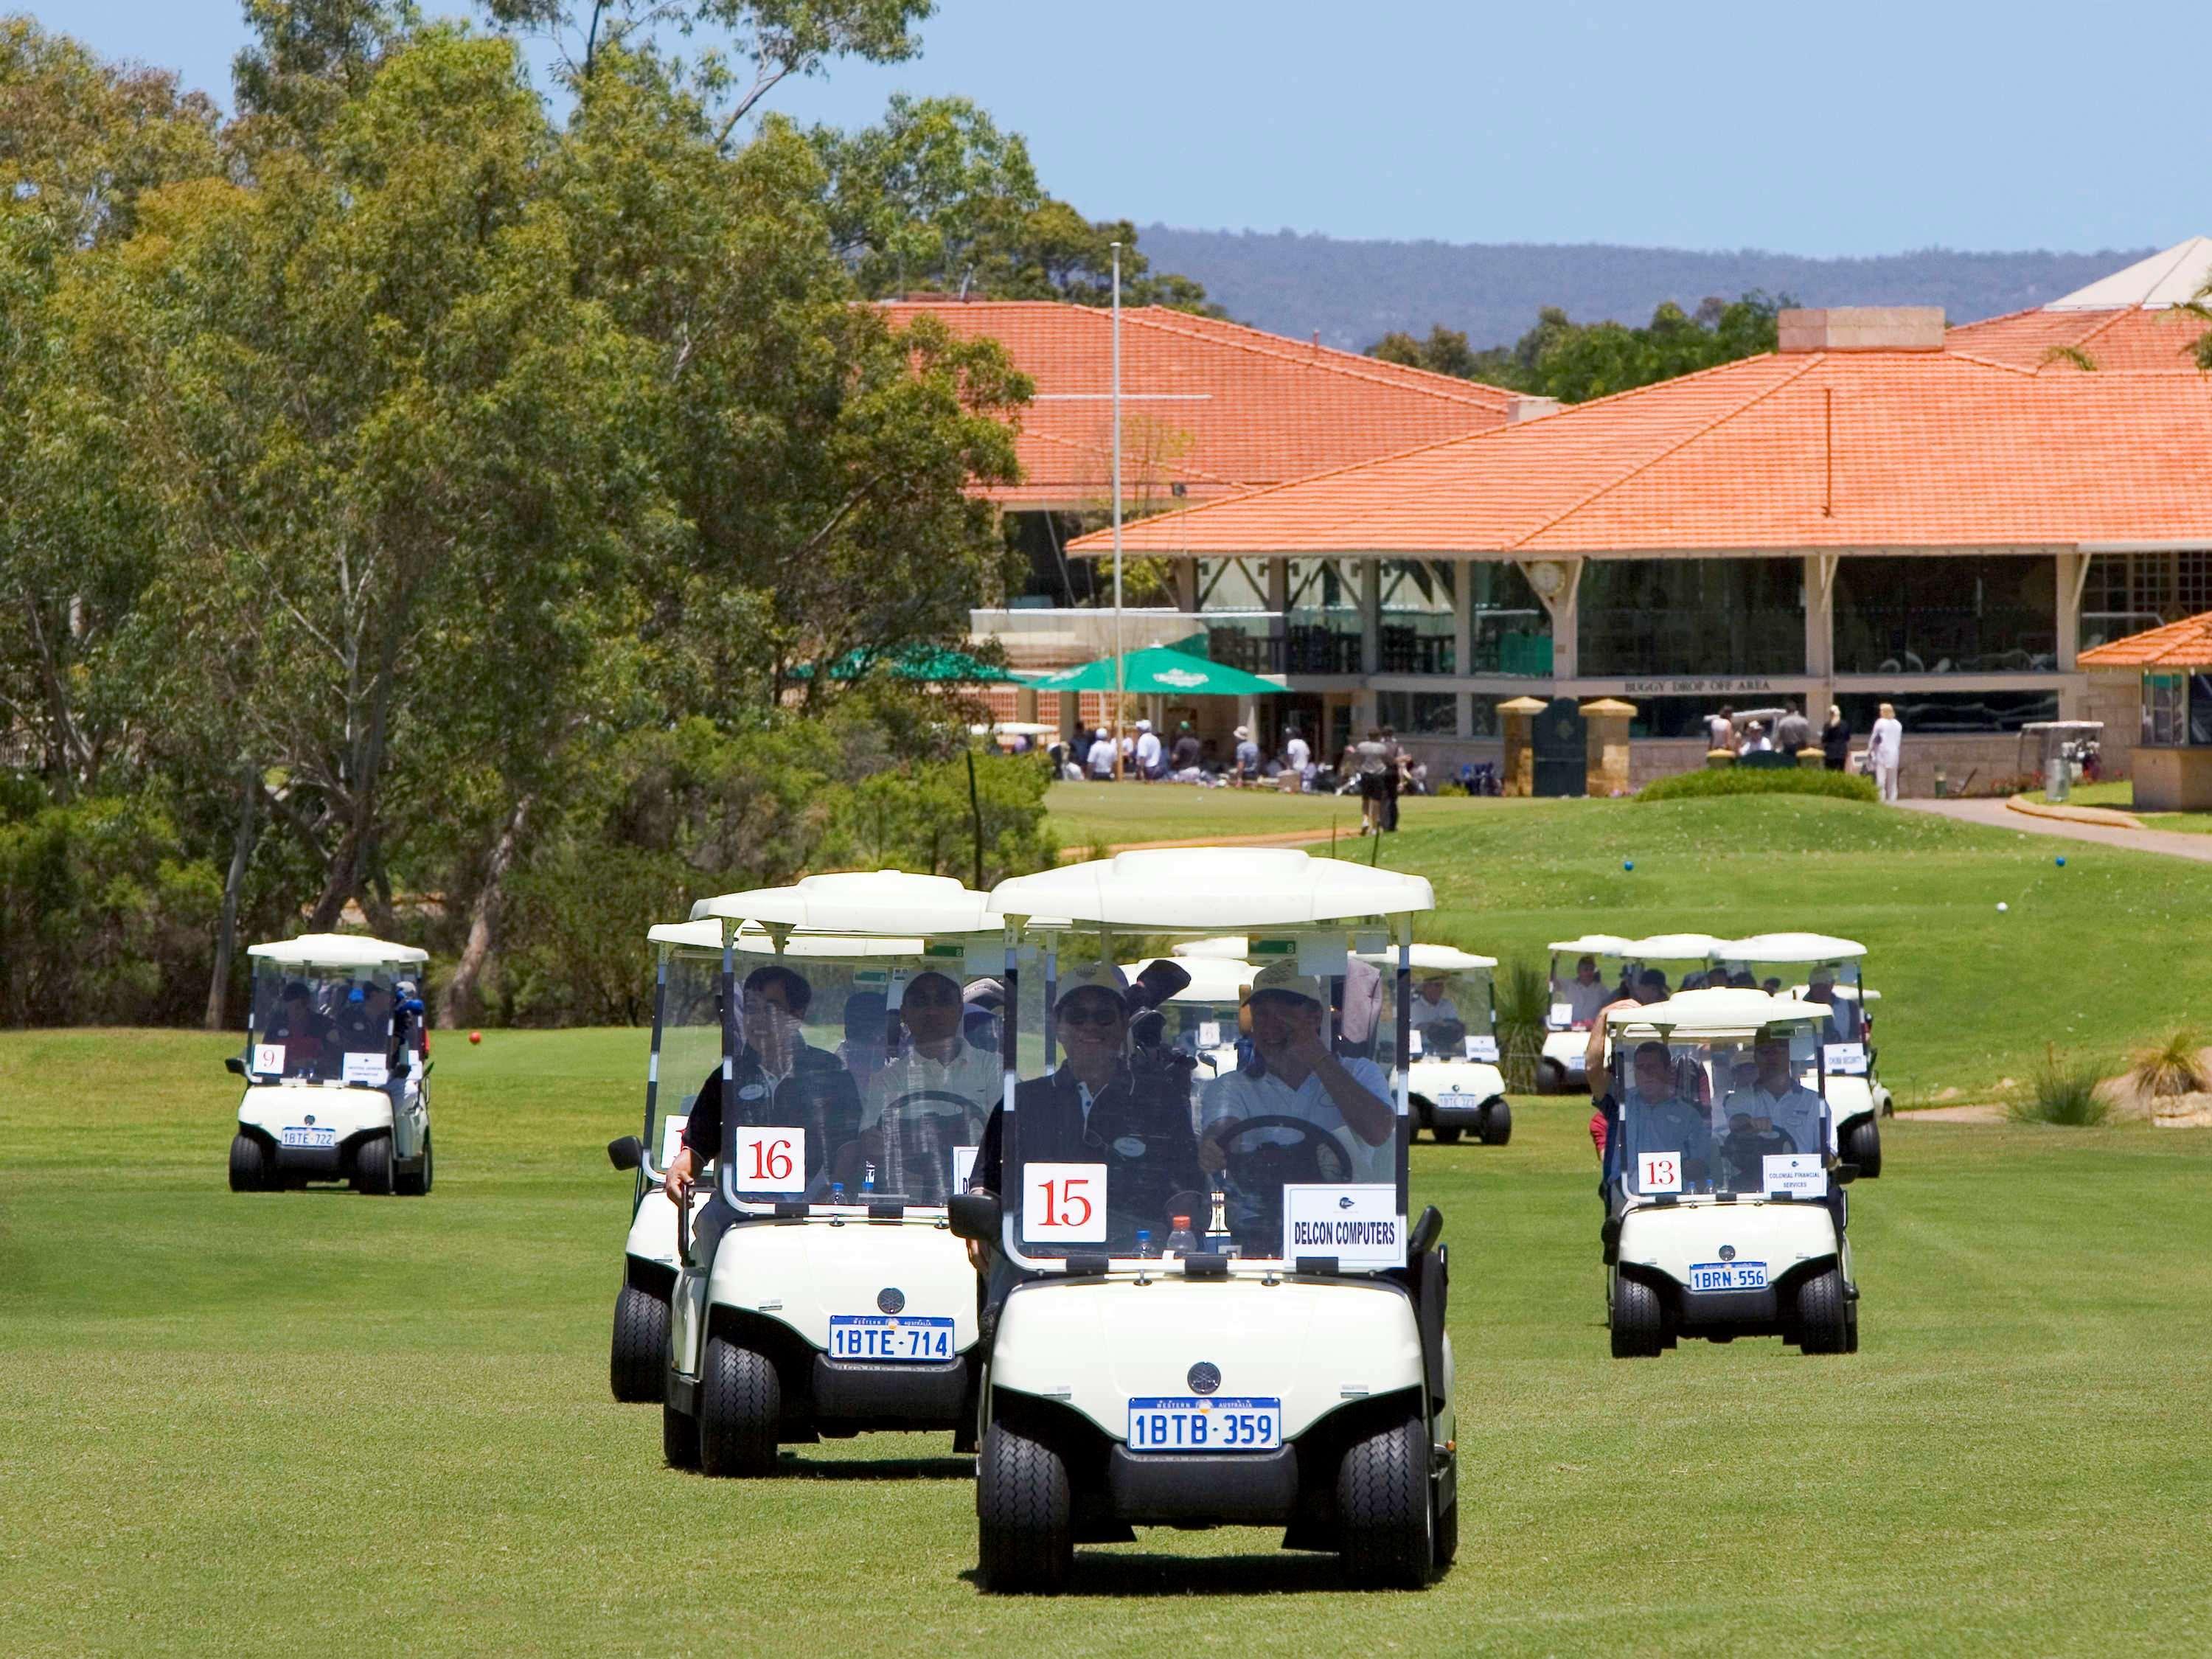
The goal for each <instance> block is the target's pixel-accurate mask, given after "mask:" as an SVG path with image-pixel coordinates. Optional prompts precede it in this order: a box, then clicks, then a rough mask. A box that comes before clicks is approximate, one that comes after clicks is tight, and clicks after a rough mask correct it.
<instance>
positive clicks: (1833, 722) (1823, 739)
mask: <svg viewBox="0 0 2212 1659" xmlns="http://www.w3.org/2000/svg"><path fill="white" fill-rule="evenodd" d="M1850 758H1851V723H1850V721H1849V720H1845V719H1844V711H1843V710H1842V709H1840V708H1837V707H1836V706H1835V705H1834V704H1833V703H1831V704H1829V705H1828V723H1827V724H1826V726H1822V727H1821V728H1820V761H1821V764H1823V765H1824V766H1826V768H1827V769H1828V770H1829V771H1831V772H1840V771H1842V770H1843V769H1844V767H1845V766H1846V765H1848V764H1849V763H1850Z"/></svg>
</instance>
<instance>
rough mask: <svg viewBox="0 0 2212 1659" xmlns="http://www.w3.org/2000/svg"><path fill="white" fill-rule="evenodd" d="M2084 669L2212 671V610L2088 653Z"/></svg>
mask: <svg viewBox="0 0 2212 1659" xmlns="http://www.w3.org/2000/svg"><path fill="white" fill-rule="evenodd" d="M2078 660H2079V661H2080V663H2081V666H2082V667H2084V668H2212V611H2206V612H2204V613H2203V615H2202V616H2197V617H2183V618H2182V619H2181V620H2180V621H2179V622H2172V623H2166V626H2165V627H2163V628H2153V629H2148V630H2146V631H2145V632H2143V633H2141V634H2130V635H2128V636H2127V637H2126V638H2125V639H2119V640H2113V641H2111V642H2109V643H2108V644H2105V645H2100V646H2096V647H2093V648H2091V649H2090V650H2087V651H2084V652H2083V653H2081V656H2080V658H2079V659H2078Z"/></svg>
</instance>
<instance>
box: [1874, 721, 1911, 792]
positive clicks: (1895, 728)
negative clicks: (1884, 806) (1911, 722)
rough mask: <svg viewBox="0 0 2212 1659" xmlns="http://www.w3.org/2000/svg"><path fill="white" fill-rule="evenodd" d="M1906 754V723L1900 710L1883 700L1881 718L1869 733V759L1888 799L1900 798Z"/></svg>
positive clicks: (1880, 786)
mask: <svg viewBox="0 0 2212 1659" xmlns="http://www.w3.org/2000/svg"><path fill="white" fill-rule="evenodd" d="M1904 756H1905V727H1904V726H1902V725H1900V724H1899V721H1898V718H1897V710H1896V709H1894V708H1891V707H1890V705H1889V704H1887V703H1884V704H1882V706H1881V719H1880V720H1876V721H1875V723H1874V729H1873V730H1872V731H1870V732H1868V733H1867V763H1868V764H1869V766H1871V767H1873V768H1874V781H1875V788H1877V789H1879V790H1881V798H1882V799H1884V800H1886V801H1894V800H1895V799H1897V769H1898V767H1899V764H1901V763H1902V762H1903V760H1904Z"/></svg>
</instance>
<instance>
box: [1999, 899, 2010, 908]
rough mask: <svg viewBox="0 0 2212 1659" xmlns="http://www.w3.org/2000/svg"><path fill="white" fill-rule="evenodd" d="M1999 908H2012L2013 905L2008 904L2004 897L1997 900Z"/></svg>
mask: <svg viewBox="0 0 2212 1659" xmlns="http://www.w3.org/2000/svg"><path fill="white" fill-rule="evenodd" d="M1997 908H1998V909H2000V910H2009V909H2011V908H2012V906H2010V905H2009V904H2007V903H2006V902H2004V901H2003V900H2002V899H1999V900H1998V901H1997Z"/></svg>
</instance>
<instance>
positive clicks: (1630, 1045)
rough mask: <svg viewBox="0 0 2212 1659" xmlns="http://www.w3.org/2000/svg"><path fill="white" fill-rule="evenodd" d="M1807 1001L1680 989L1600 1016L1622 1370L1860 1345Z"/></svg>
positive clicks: (1818, 1013)
mask: <svg viewBox="0 0 2212 1659" xmlns="http://www.w3.org/2000/svg"><path fill="white" fill-rule="evenodd" d="M1827 1017H1828V1011H1827V1010H1826V1008H1825V1007H1823V1006H1820V1004H1818V1003H1808V1002H1796V1001H1793V1000H1789V999H1786V998H1776V997H1771V996H1769V995H1767V994H1765V992H1763V991H1758V990H1743V989H1727V990H1700V991H1688V992H1684V993H1682V994H1679V995H1677V996H1674V997H1673V998H1670V999H1669V1000H1667V1001H1664V1002H1657V1003H1651V1004H1647V1005H1646V1006H1643V1007H1638V1008H1618V1009H1615V1010H1614V1011H1613V1012H1612V1013H1611V1014H1609V1015H1607V1024H1608V1025H1609V1027H1610V1028H1611V1036H1612V1037H1613V1062H1612V1069H1611V1076H1610V1079H1609V1082H1610V1084H1611V1088H1610V1091H1609V1095H1608V1098H1607V1110H1606V1117H1607V1125H1606V1131H1607V1132H1606V1146H1605V1165H1604V1170H1605V1173H1604V1176H1603V1183H1602V1191H1603V1193H1604V1194H1605V1200H1606V1220H1605V1225H1604V1229H1603V1232H1602V1240H1603V1243H1604V1247H1605V1251H1604V1254H1605V1263H1606V1272H1607V1295H1608V1302H1607V1307H1608V1323H1609V1324H1610V1325H1611V1327H1612V1331H1613V1357H1614V1358H1617V1359H1629V1358H1644V1357H1649V1356H1650V1355H1654V1354H1656V1353H1658V1352H1660V1351H1661V1350H1662V1348H1668V1347H1672V1346H1674V1344H1675V1341H1676V1340H1677V1339H1679V1338H1680V1337H1684V1336H1695V1337H1705V1338H1708V1339H1710V1340H1713V1341H1716V1342H1730V1341H1733V1340H1735V1339H1736V1338H1737V1337H1739V1336H1780V1337H1781V1338H1783V1340H1785V1341H1788V1342H1794V1343H1796V1345H1797V1346H1799V1347H1800V1348H1802V1350H1803V1351H1804V1352H1807V1353H1850V1352H1856V1351H1857V1347H1858V1286H1857V1281H1856V1280H1855V1279H1853V1277H1852V1273H1851V1255H1850V1243H1849V1241H1848V1238H1847V1237H1846V1234H1845V1231H1844V1219H1845V1216H1844V1201H1843V1194H1842V1193H1841V1191H1840V1190H1838V1189H1839V1188H1840V1187H1841V1185H1842V1184H1843V1183H1844V1182H1848V1181H1849V1180H1850V1179H1851V1177H1852V1176H1853V1175H1854V1173H1855V1171H1854V1170H1852V1169H1851V1167H1850V1165H1849V1164H1837V1163H1835V1161H1834V1158H1833V1155H1832V1151H1831V1147H1832V1120H1831V1118H1830V1116H1829V1114H1828V1108H1827V1103H1826V1101H1825V1100H1824V1099H1823V1098H1822V1097H1821V1095H1820V1082H1821V1077H1820V1050H1821V1042H1820V1038H1821V1032H1822V1028H1823V1026H1824V1025H1825V1024H1826V1020H1827Z"/></svg>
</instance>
